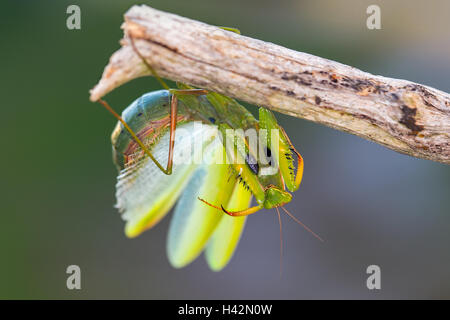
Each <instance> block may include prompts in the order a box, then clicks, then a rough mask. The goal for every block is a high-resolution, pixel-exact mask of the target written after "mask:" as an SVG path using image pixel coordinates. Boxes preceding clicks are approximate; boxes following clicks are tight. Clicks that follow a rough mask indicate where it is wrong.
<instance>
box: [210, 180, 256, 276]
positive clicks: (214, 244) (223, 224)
mask: <svg viewBox="0 0 450 320" xmlns="http://www.w3.org/2000/svg"><path fill="white" fill-rule="evenodd" d="M251 198H252V194H251V193H250V192H249V191H248V190H246V189H245V188H244V187H243V186H242V184H240V183H236V185H235V187H234V191H233V194H232V196H231V199H230V201H229V202H228V205H227V207H226V208H227V210H230V211H239V210H245V209H247V208H248V207H249V206H250V201H251ZM246 218H247V217H246V216H243V217H231V216H229V215H227V214H222V219H221V220H220V223H219V225H218V226H217V228H216V230H215V231H214V233H213V235H212V237H211V239H210V240H209V241H208V245H207V247H206V251H205V256H206V261H207V262H208V265H209V267H210V268H211V269H212V270H214V271H220V270H222V269H223V268H224V267H225V266H226V265H227V263H228V262H229V261H230V259H231V257H232V256H233V253H234V250H235V249H236V246H237V244H238V242H239V239H240V237H241V233H242V231H243V229H244V225H245V220H246Z"/></svg>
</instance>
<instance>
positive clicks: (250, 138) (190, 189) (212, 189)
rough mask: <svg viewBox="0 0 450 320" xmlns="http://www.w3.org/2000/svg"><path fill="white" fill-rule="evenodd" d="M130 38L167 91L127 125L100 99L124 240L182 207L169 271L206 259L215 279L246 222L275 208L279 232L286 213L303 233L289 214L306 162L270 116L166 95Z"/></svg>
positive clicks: (203, 93) (196, 96)
mask: <svg viewBox="0 0 450 320" xmlns="http://www.w3.org/2000/svg"><path fill="white" fill-rule="evenodd" d="M223 29H225V30H228V31H233V32H238V31H237V30H236V29H232V28H223ZM128 38H129V40H130V44H131V45H132V47H133V50H134V51H135V53H136V54H137V55H138V56H139V57H140V58H141V60H142V63H143V64H145V66H146V67H147V68H148V69H149V71H150V73H151V74H152V75H153V76H154V77H155V78H156V79H157V80H158V81H159V82H160V84H161V85H162V87H163V88H164V89H163V90H159V91H154V92H150V93H147V94H144V95H143V96H141V97H140V98H138V99H137V100H135V101H134V102H133V103H132V104H131V105H130V106H128V107H127V108H126V109H125V110H124V111H123V113H122V115H121V116H120V115H119V114H117V113H116V112H115V111H114V110H113V109H112V108H111V107H110V106H109V105H108V103H106V102H105V101H104V100H99V102H100V103H101V104H102V105H103V106H104V107H105V108H106V109H107V110H108V111H109V112H110V113H112V114H113V115H114V116H115V117H116V118H117V119H118V120H119V122H118V123H117V126H116V127H115V129H114V131H113V133H112V146H113V161H114V163H115V164H116V166H117V168H118V170H119V175H118V178H117V185H116V198H117V203H116V207H117V208H118V209H119V211H120V212H121V213H122V217H123V219H124V220H125V221H126V226H125V233H126V235H127V236H128V237H136V236H138V235H139V234H141V233H142V232H143V231H145V230H147V229H150V228H151V227H153V226H154V225H155V224H157V223H158V222H159V221H160V220H161V219H162V218H163V217H164V216H165V215H166V214H167V213H168V212H169V211H170V209H171V208H172V207H174V206H175V204H176V206H175V209H174V216H173V219H172V221H171V224H170V228H169V233H168V241H167V254H168V258H169V261H170V263H171V265H172V266H174V267H176V268H180V267H184V266H186V265H187V264H189V263H190V262H192V261H193V260H194V259H195V258H196V257H197V256H198V255H199V254H200V253H201V252H202V251H203V250H204V251H205V257H206V261H207V263H208V265H209V267H210V268H211V269H212V270H214V271H219V270H221V269H223V268H224V267H225V266H226V265H227V263H228V262H229V261H230V259H231V257H232V255H233V252H234V251H235V249H236V246H237V244H238V242H239V238H240V236H241V233H242V230H243V228H244V225H245V221H246V217H247V216H248V215H250V214H253V213H256V212H258V211H260V210H261V209H263V208H264V209H272V208H275V209H276V210H277V213H278V219H279V223H280V231H281V217H280V211H279V210H278V209H279V208H281V209H283V210H284V211H285V212H286V213H287V214H288V215H289V216H290V217H291V218H292V219H294V220H295V221H296V222H297V223H299V224H302V223H301V222H300V221H299V220H298V219H296V218H295V217H294V216H293V215H292V214H291V213H289V211H287V210H286V209H285V208H284V205H286V204H287V203H289V202H290V201H291V200H292V194H291V193H292V192H294V191H296V190H297V189H298V188H299V186H300V183H301V180H302V175H303V159H302V157H301V155H300V153H299V152H297V150H296V149H295V148H294V146H293V144H292V143H291V141H290V140H289V138H288V136H287V134H286V132H285V131H284V129H283V128H282V127H281V126H280V125H279V124H278V123H277V121H276V119H275V117H274V115H273V113H272V112H271V111H269V110H267V109H264V108H259V119H258V120H256V119H255V117H254V116H253V115H252V114H251V113H250V112H249V111H247V110H246V108H245V107H243V106H242V105H240V104H239V103H238V102H237V101H236V100H234V99H231V98H229V97H227V96H224V95H221V94H218V93H215V92H210V91H207V90H204V89H197V88H193V87H191V86H188V85H186V84H178V88H176V89H174V88H169V87H168V85H167V84H166V83H165V82H164V81H163V80H162V79H161V77H160V76H159V75H158V74H157V73H156V72H155V70H154V69H153V67H152V66H151V65H150V64H149V63H148V62H147V60H146V59H145V57H143V56H142V55H141V53H140V52H139V50H138V49H137V47H136V45H135V42H134V39H133V38H132V37H130V36H128ZM243 132H244V134H243ZM248 132H250V134H246V133H248ZM255 137H256V138H255ZM197 158H198V159H200V161H193V159H194V160H195V159H197ZM198 159H197V160H198ZM165 163H166V166H164V165H163V164H165ZM253 197H254V199H255V202H256V204H255V205H253V206H251V202H252V198H253ZM302 225H303V224H302ZM303 226H304V225H303ZM304 227H305V228H307V227H306V226H304ZM307 229H308V228H307ZM308 230H309V229H308ZM309 231H310V232H312V231H311V230H309ZM313 234H314V233H313ZM314 235H315V234H314ZM280 236H281V234H280ZM315 236H316V237H318V236H317V235H315Z"/></svg>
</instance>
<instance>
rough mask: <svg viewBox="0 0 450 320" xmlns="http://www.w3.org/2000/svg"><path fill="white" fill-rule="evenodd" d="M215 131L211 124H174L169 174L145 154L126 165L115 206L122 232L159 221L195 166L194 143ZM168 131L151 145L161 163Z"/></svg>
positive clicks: (136, 230)
mask: <svg viewBox="0 0 450 320" xmlns="http://www.w3.org/2000/svg"><path fill="white" fill-rule="evenodd" d="M215 134H216V129H215V128H214V127H210V126H206V125H202V126H196V125H195V124H194V123H186V124H182V125H179V126H177V130H176V134H175V146H174V158H173V160H174V165H173V173H172V175H166V174H164V173H163V172H162V171H161V170H160V169H159V168H158V167H157V166H156V165H155V164H154V163H153V161H151V160H150V159H149V158H148V157H145V158H143V159H142V160H141V161H139V162H137V163H135V164H133V165H131V166H128V167H127V168H126V169H124V170H122V171H121V172H120V174H119V176H118V181H117V185H116V198H117V204H116V207H117V208H118V209H119V211H120V212H121V213H122V218H123V219H124V220H125V221H126V226H125V234H126V235H127V236H128V237H136V236H138V235H139V234H140V233H142V232H143V231H144V230H146V229H149V228H151V227H152V226H154V225H155V224H156V223H158V222H159V221H160V220H161V219H162V218H163V217H164V216H165V215H166V214H167V212H168V211H169V210H170V209H171V208H172V206H173V205H174V204H175V202H176V200H177V199H178V197H179V195H180V194H181V192H182V190H183V189H184V187H185V186H186V185H187V183H188V181H189V179H190V177H191V176H192V175H193V173H194V171H195V169H196V168H197V166H198V165H196V164H195V163H194V161H193V160H192V156H193V154H194V149H195V148H194V147H193V146H194V143H198V141H202V140H201V139H204V140H203V141H204V144H205V145H207V144H208V143H211V139H213V137H214V136H215ZM168 145H169V133H168V132H167V133H166V134H164V135H163V136H162V137H161V138H160V139H159V141H158V142H157V143H156V144H155V145H154V146H153V147H152V149H151V151H152V153H153V155H154V156H155V158H156V159H157V160H158V161H159V162H160V163H162V164H165V163H166V162H167V158H168V150H169V148H168Z"/></svg>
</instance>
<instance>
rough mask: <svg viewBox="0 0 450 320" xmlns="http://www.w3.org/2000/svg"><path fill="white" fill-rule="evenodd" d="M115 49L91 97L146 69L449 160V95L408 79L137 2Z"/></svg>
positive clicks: (424, 155) (404, 149) (399, 148)
mask: <svg viewBox="0 0 450 320" xmlns="http://www.w3.org/2000/svg"><path fill="white" fill-rule="evenodd" d="M122 28H123V29H124V31H125V36H124V39H123V40H122V41H121V44H122V48H120V49H119V50H118V51H117V52H115V53H114V54H113V55H112V57H111V58H110V61H109V64H108V65H107V66H106V68H105V70H104V72H103V75H102V78H101V80H100V82H99V83H98V84H97V85H96V86H95V87H94V88H93V89H92V90H91V97H90V99H91V100H92V101H96V100H98V99H99V98H101V97H102V96H104V95H105V94H107V93H108V92H110V91H111V90H113V89H115V88H117V87H118V86H120V85H122V84H124V83H125V82H128V81H130V80H132V79H135V78H137V77H142V76H146V75H149V74H150V72H149V70H148V68H147V67H146V66H145V64H144V63H143V62H142V60H141V59H140V58H139V57H138V56H137V54H136V53H135V52H134V50H133V48H132V47H131V45H130V42H129V38H128V37H133V39H135V40H134V42H135V44H136V46H137V48H138V50H139V52H140V53H141V54H142V55H143V56H144V57H145V59H146V60H147V61H148V63H149V64H150V65H151V66H153V68H154V69H155V70H156V71H157V72H158V73H159V74H160V75H161V76H162V77H164V78H168V79H171V80H175V81H181V82H184V83H187V84H190V85H192V86H196V87H199V88H204V89H208V90H211V91H216V92H219V93H222V94H224V95H227V96H231V97H233V98H236V99H240V100H243V101H247V102H249V103H251V104H254V105H258V106H263V107H266V108H269V109H272V110H275V111H278V112H281V113H285V114H288V115H291V116H294V117H298V118H303V119H307V120H311V121H314V122H316V123H321V124H324V125H327V126H329V127H332V128H335V129H337V130H341V131H345V132H349V133H352V134H355V135H358V136H360V137H362V138H365V139H368V140H372V141H374V142H376V143H379V144H381V145H384V146H386V147H388V148H390V149H393V150H395V151H398V152H401V153H405V154H408V155H411V156H414V157H419V158H424V159H430V160H434V161H439V162H443V163H447V164H450V95H449V94H448V93H445V92H442V91H439V90H437V89H434V88H430V87H427V86H424V85H420V84H417V83H413V82H410V81H406V80H399V79H391V78H386V77H381V76H376V75H372V74H369V73H366V72H363V71H361V70H358V69H356V68H353V67H350V66H347V65H343V64H340V63H338V62H334V61H331V60H327V59H323V58H320V57H316V56H312V55H309V54H306V53H302V52H296V51H293V50H290V49H286V48H283V47H281V46H278V45H275V44H272V43H267V42H263V41H260V40H256V39H252V38H249V37H245V36H242V35H238V34H236V33H233V32H229V31H225V30H222V29H220V28H218V27H215V26H211V25H207V24H205V23H201V22H198V21H194V20H190V19H187V18H184V17H180V16H177V15H174V14H170V13H166V12H162V11H158V10H155V9H152V8H150V7H147V6H145V5H143V6H133V7H132V8H131V9H129V10H128V12H127V13H126V14H125V22H124V24H123V25H122Z"/></svg>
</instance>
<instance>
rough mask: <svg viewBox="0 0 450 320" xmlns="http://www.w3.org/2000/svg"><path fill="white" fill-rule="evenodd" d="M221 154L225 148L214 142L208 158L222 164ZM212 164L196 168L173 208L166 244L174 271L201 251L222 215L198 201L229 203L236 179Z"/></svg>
mask: <svg viewBox="0 0 450 320" xmlns="http://www.w3.org/2000/svg"><path fill="white" fill-rule="evenodd" d="M224 154H225V150H224V147H223V145H222V143H221V141H220V139H217V140H216V146H215V147H214V149H213V150H212V151H211V154H210V156H211V159H220V160H222V161H223V156H224ZM213 161H214V160H213ZM215 163H216V162H215V161H214V164H207V163H205V164H202V165H200V166H199V167H198V168H197V169H196V171H195V173H194V175H193V177H192V179H191V181H190V182H189V184H188V185H187V187H186V189H185V191H184V192H183V194H182V195H181V197H180V199H179V201H178V204H177V206H176V208H175V213H174V216H173V218H172V221H171V224H170V228H169V233H168V241H167V255H168V257H169V261H170V263H171V264H172V266H173V267H175V268H181V267H184V266H186V265H187V264H189V263H190V262H191V261H193V260H194V259H195V258H196V257H197V256H198V255H199V254H200V253H201V252H202V250H203V248H204V246H205V245H206V243H207V241H208V240H209V238H210V236H211V234H212V233H213V231H214V230H215V228H216V226H217V224H218V223H219V221H220V220H221V218H222V216H223V213H222V212H221V211H220V210H218V209H216V208H212V207H211V206H208V205H207V204H205V203H203V202H202V201H200V200H198V198H199V197H200V198H202V199H204V200H206V201H208V202H209V203H211V204H213V205H216V206H219V207H220V206H221V205H223V206H225V205H226V204H227V203H228V202H229V199H230V197H231V194H232V192H233V188H234V185H235V183H236V180H235V179H234V178H233V177H232V178H231V179H229V177H230V173H231V172H230V170H229V165H227V164H215Z"/></svg>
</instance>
